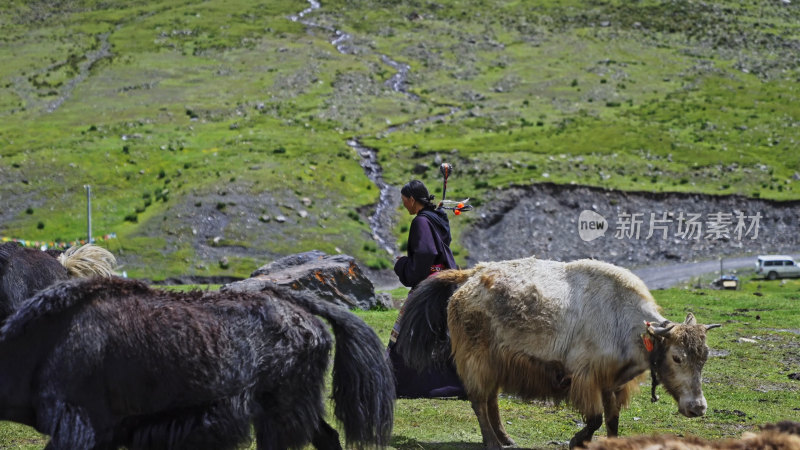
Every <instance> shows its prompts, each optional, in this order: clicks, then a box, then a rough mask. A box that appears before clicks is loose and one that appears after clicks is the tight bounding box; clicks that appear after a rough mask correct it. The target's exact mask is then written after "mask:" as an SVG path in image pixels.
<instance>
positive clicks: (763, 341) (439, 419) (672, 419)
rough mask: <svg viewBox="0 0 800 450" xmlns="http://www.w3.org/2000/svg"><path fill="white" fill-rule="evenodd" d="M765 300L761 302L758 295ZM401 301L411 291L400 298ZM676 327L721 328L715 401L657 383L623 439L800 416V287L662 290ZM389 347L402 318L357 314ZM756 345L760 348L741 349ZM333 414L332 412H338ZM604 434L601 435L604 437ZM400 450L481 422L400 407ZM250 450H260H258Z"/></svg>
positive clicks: (541, 432)
mask: <svg viewBox="0 0 800 450" xmlns="http://www.w3.org/2000/svg"><path fill="white" fill-rule="evenodd" d="M756 293H758V294H760V295H756ZM391 294H392V295H393V297H395V298H398V299H400V298H402V297H403V296H404V295H405V292H404V291H403V290H396V291H392V292H391ZM653 294H654V296H655V298H656V300H657V302H658V303H659V305H660V306H661V307H662V308H663V314H664V315H665V317H667V318H668V319H670V320H674V321H682V320H683V318H684V317H685V315H686V313H688V312H692V313H694V314H695V316H696V317H697V319H698V320H699V321H700V322H702V323H720V324H721V325H722V327H721V328H718V329H714V330H711V331H710V332H709V334H708V345H709V347H710V348H711V350H712V356H711V357H710V358H709V360H708V363H707V364H706V366H705V369H704V371H703V391H704V394H705V397H706V399H707V401H708V412H707V414H706V415H705V416H704V417H701V418H696V419H688V418H685V417H683V416H681V415H680V414H678V412H677V406H676V405H675V403H674V401H673V400H672V399H671V398H670V397H669V396H668V395H667V394H666V393H665V392H664V390H663V388H659V390H658V392H659V394H660V395H661V399H660V400H659V401H658V402H657V403H651V402H650V382H649V380H648V381H647V382H645V383H643V385H642V386H641V388H642V389H641V392H640V393H639V394H638V395H637V396H635V398H634V399H633V402H632V404H631V407H630V408H629V409H627V410H624V411H623V412H622V413H621V415H620V432H621V434H622V435H623V436H630V435H634V434H651V433H671V434H677V435H681V436H688V435H695V436H700V437H703V438H710V439H718V438H728V437H738V436H740V435H741V433H742V432H744V431H756V430H757V427H758V426H759V425H763V424H765V423H769V422H776V421H780V420H785V419H796V418H797V414H798V405H797V396H798V392H799V391H800V384H798V381H796V380H792V379H789V377H788V376H789V374H791V373H796V372H797V370H798V369H797V368H798V364H799V363H800V355H799V353H798V352H799V351H800V347H798V344H797V342H798V339H797V335H798V333H800V280H787V281H786V282H781V281H765V280H760V279H745V280H744V282H743V284H742V288H741V290H738V291H714V290H707V289H667V290H659V291H654V292H653ZM356 314H357V315H358V316H359V317H361V318H362V319H364V320H365V321H366V322H367V323H368V324H369V325H370V326H371V327H373V329H375V331H376V332H377V333H378V335H379V336H380V338H381V339H382V340H383V342H384V343H387V342H388V339H389V333H390V331H391V328H392V325H393V324H394V320H395V318H396V317H397V311H396V310H390V311H356ZM741 338H747V339H752V340H754V341H755V343H752V342H747V341H740V339H741ZM331 409H332V407H329V411H330V410H331ZM500 409H501V416H502V418H503V420H504V421H505V422H506V427H507V430H508V432H509V433H510V434H511V436H512V438H514V439H515V440H516V442H517V444H518V446H519V447H522V448H558V447H562V446H564V445H565V443H566V441H568V440H569V439H570V438H571V437H572V435H573V434H574V433H575V432H577V431H578V429H579V428H580V425H579V424H578V423H579V422H580V421H581V417H580V415H579V414H578V413H576V412H575V411H574V410H572V409H571V408H570V407H569V406H568V405H552V404H545V403H541V402H523V401H520V400H517V399H515V398H511V397H507V396H501V399H500ZM604 433H605V428H604V427H603V428H601V429H600V430H599V432H598V435H604ZM46 442H47V438H46V436H40V435H39V434H38V433H36V432H35V431H33V430H32V429H30V428H27V427H23V426H19V425H16V424H12V423H9V422H3V423H2V424H0V447H2V448H15V449H16V448H20V449H40V448H42V447H43V446H44V445H45V444H46ZM391 446H392V447H394V448H400V449H411V448H433V449H442V450H444V449H456V448H465V447H467V448H480V447H481V437H480V432H479V430H478V425H477V419H476V418H475V415H474V413H473V412H472V409H471V407H470V406H469V404H468V403H467V402H464V401H457V400H429V399H426V400H398V401H397V403H396V409H395V422H394V433H393V437H392V441H391ZM250 448H255V444H253V445H251V446H250Z"/></svg>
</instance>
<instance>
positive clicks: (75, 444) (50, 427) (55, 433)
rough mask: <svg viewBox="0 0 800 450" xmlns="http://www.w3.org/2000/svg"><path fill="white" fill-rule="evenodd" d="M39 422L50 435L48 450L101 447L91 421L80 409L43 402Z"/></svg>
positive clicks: (60, 403)
mask: <svg viewBox="0 0 800 450" xmlns="http://www.w3.org/2000/svg"><path fill="white" fill-rule="evenodd" d="M37 420H38V422H39V425H40V426H42V425H44V426H43V428H45V430H46V433H47V434H49V435H50V442H48V443H47V446H46V447H45V448H46V449H48V450H62V449H63V450H70V449H76V448H90V449H91V448H95V447H99V446H98V444H97V442H96V435H95V430H94V428H92V426H91V421H90V420H89V418H88V417H86V415H85V414H84V413H83V411H81V409H80V408H77V407H74V406H72V405H69V404H66V403H64V402H61V401H58V400H56V401H52V402H42V407H41V408H40V410H39V416H38V417H37ZM104 444H105V443H104Z"/></svg>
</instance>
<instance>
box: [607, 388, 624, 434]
mask: <svg viewBox="0 0 800 450" xmlns="http://www.w3.org/2000/svg"><path fill="white" fill-rule="evenodd" d="M619 410H620V405H619V402H618V401H617V394H616V393H615V392H612V391H604V392H603V412H604V414H605V416H606V432H608V437H617V434H618V433H619Z"/></svg>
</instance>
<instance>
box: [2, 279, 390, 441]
mask: <svg viewBox="0 0 800 450" xmlns="http://www.w3.org/2000/svg"><path fill="white" fill-rule="evenodd" d="M269 291H270V292H269V293H268V294H247V293H235V292H222V293H220V292H206V293H203V292H200V291H194V292H189V293H178V292H169V291H160V290H153V289H150V288H149V287H148V286H146V285H145V284H143V283H141V282H138V281H131V280H123V279H119V278H111V279H104V278H93V279H82V280H76V281H67V282H64V283H61V284H58V285H56V286H53V287H51V288H49V289H47V290H44V291H42V292H40V293H39V294H37V295H36V296H34V297H33V298H31V299H30V300H28V301H27V302H25V303H24V304H23V305H22V306H21V307H20V308H19V310H18V311H17V312H16V313H15V314H14V315H12V316H11V317H9V319H8V320H7V322H6V323H5V325H4V326H3V327H2V329H0V420H14V421H17V422H20V423H24V424H27V425H30V426H33V427H34V428H36V429H37V430H39V431H40V432H43V433H46V434H49V435H50V436H51V441H50V444H49V445H48V448H50V449H54V450H57V449H78V448H117V447H120V446H125V447H127V448H129V449H131V450H135V449H229V448H236V447H237V446H238V445H240V444H241V443H242V442H244V441H247V440H248V439H249V435H250V424H251V423H252V424H253V425H254V427H255V434H256V443H257V446H258V448H259V449H284V448H298V447H302V446H303V445H306V444H307V443H310V442H312V441H313V442H314V445H315V446H317V447H318V448H326V449H327V448H331V449H336V448H340V445H339V442H338V435H337V433H336V431H335V430H334V429H332V428H331V427H330V426H329V425H327V424H326V423H325V421H324V401H323V391H324V381H325V373H326V370H327V366H328V363H329V358H330V357H329V354H330V350H331V347H332V345H333V344H332V341H333V339H332V336H331V335H330V333H329V332H328V330H327V327H326V326H325V325H324V324H323V323H322V322H320V321H319V319H317V318H316V317H314V315H320V316H322V317H324V318H325V319H327V320H328V321H329V322H330V324H331V326H332V328H333V331H334V334H335V336H336V346H337V350H336V354H335V358H334V367H333V370H334V382H333V383H334V392H333V397H334V399H335V401H336V408H335V414H336V416H337V418H338V419H339V420H341V421H342V423H343V427H344V430H345V438H346V440H347V441H348V443H352V444H353V445H355V446H356V447H362V446H364V445H375V446H379V447H383V446H385V445H386V444H388V440H389V436H390V434H391V427H392V419H393V407H394V381H393V379H392V372H391V369H390V367H389V366H388V363H387V362H386V361H385V359H384V354H383V353H384V351H383V345H382V344H381V342H380V340H379V339H378V337H377V336H376V335H375V333H374V331H373V330H372V329H371V328H369V327H368V326H367V325H366V324H365V323H364V322H363V321H361V320H360V319H359V318H358V317H356V316H355V315H353V314H352V313H350V312H349V311H347V310H346V309H343V308H340V307H338V306H335V305H333V304H329V303H326V302H324V301H318V300H317V299H315V298H312V297H309V296H306V295H303V294H301V293H299V292H296V291H293V290H290V289H284V288H280V287H277V286H275V287H272V288H270V289H269Z"/></svg>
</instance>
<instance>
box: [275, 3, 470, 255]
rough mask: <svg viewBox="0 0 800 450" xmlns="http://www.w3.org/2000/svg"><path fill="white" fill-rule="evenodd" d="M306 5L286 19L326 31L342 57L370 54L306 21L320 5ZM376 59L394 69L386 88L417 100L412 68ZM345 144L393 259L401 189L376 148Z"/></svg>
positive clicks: (357, 139) (373, 223)
mask: <svg viewBox="0 0 800 450" xmlns="http://www.w3.org/2000/svg"><path fill="white" fill-rule="evenodd" d="M308 3H309V7H308V8H306V9H304V10H303V11H301V12H299V13H297V14H296V15H293V16H291V17H289V19H290V20H292V21H294V22H298V23H301V24H303V25H305V26H307V27H311V28H318V29H322V30H325V31H326V32H327V33H329V34H330V35H331V40H330V43H331V45H333V46H334V47H335V48H336V50H337V51H338V52H339V53H342V54H344V55H354V54H364V53H370V52H371V50H370V49H368V48H364V47H359V46H357V45H356V44H355V43H354V39H353V36H352V35H350V34H349V33H345V32H344V31H342V30H338V29H335V28H332V27H329V26H326V25H321V24H319V23H317V22H314V21H313V20H311V19H309V18H308V17H307V16H308V15H309V14H310V13H312V12H314V11H316V10H318V9H320V8H321V7H322V6H321V5H320V3H319V2H318V1H315V0H308ZM379 56H380V60H381V62H383V63H384V64H386V65H387V66H389V67H391V68H392V69H394V70H395V74H394V75H392V76H391V77H390V78H389V79H388V80H386V82H385V83H384V84H385V86H387V87H388V88H389V89H391V90H393V91H395V92H399V93H402V94H404V95H405V96H406V97H407V98H409V99H410V100H413V101H419V97H418V96H417V95H415V94H413V93H410V92H408V90H407V88H406V86H407V79H408V74H409V72H410V70H411V66H409V65H408V64H404V63H401V62H398V61H395V60H393V59H392V58H390V57H389V56H387V55H383V54H381V55H379ZM457 111H458V108H451V109H450V112H449V113H445V114H437V115H435V116H431V117H424V118H420V119H416V120H413V121H410V122H407V123H404V124H399V125H392V126H389V127H387V128H386V129H385V130H384V131H383V132H381V133H380V134H381V135H382V136H386V135H388V134H391V133H393V132H395V131H398V130H401V129H404V128H406V127H408V126H413V125H419V124H421V123H426V122H432V121H436V120H442V119H443V118H445V117H447V116H450V115H453V114H455V113H456V112H457ZM346 143H347V145H348V146H349V147H350V148H352V149H353V150H354V151H355V152H356V154H357V155H358V156H359V158H360V164H361V167H362V168H363V169H364V173H365V174H366V176H367V178H369V179H370V181H372V182H373V183H374V184H375V186H377V187H378V189H379V190H380V195H379V196H378V202H377V204H376V205H375V211H374V212H373V213H372V215H371V216H370V217H369V225H370V228H371V229H372V237H373V239H374V240H375V242H377V244H378V245H379V246H380V247H381V248H383V249H384V250H385V251H386V252H387V253H388V254H389V255H390V256H394V255H395V254H396V253H397V246H396V245H395V237H394V234H393V233H392V227H393V225H394V221H393V214H392V212H393V211H394V209H395V208H396V207H397V205H399V198H400V189H399V188H398V187H396V186H392V185H390V184H388V183H386V182H385V181H384V180H383V169H382V168H381V165H380V163H379V162H378V151H377V149H374V148H371V147H368V146H366V145H364V144H363V143H362V142H361V136H354V137H351V138H349V139H347V141H346Z"/></svg>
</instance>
